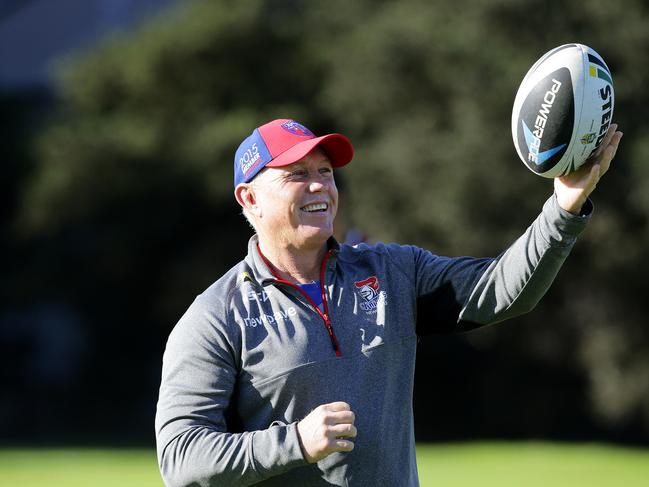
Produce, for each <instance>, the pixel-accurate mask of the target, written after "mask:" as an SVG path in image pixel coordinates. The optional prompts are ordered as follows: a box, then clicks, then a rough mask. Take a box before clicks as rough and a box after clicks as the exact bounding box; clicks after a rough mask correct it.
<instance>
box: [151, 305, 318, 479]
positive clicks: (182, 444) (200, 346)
mask: <svg viewBox="0 0 649 487" xmlns="http://www.w3.org/2000/svg"><path fill="white" fill-rule="evenodd" d="M223 325H224V324H223V323H219V321H218V320H217V318H216V317H215V316H214V315H213V314H212V313H210V312H209V311H208V310H207V308H206V306H204V304H202V303H201V297H199V298H198V299H197V300H196V301H195V302H194V303H193V304H192V306H191V307H190V308H189V310H188V311H187V313H185V315H184V316H183V317H182V318H181V320H180V321H179V322H178V324H177V325H176V327H175V328H174V330H173V331H172V332H171V334H170V336H169V340H168V342H167V347H166V350H165V353H164V357H163V366H162V381H161V385H160V395H159V399H158V405H157V412H156V421H155V422H156V424H155V426H156V443H157V451H158V462H159V466H160V472H161V474H162V478H163V480H164V482H165V484H166V485H167V486H170V487H171V486H174V487H176V486H231V487H237V486H247V485H252V484H254V483H256V482H260V481H262V480H265V479H267V478H269V477H272V476H275V475H278V474H281V473H282V472H285V471H287V470H289V469H291V468H294V467H296V466H299V465H305V464H306V461H305V460H304V457H303V455H302V451H301V448H300V444H299V439H298V436H297V423H291V424H288V425H286V424H280V423H273V424H272V425H269V427H268V428H267V429H265V430H261V431H248V432H242V433H232V432H228V425H227V424H226V411H227V410H228V407H229V406H230V405H231V402H232V397H233V393H234V391H235V387H236V382H237V370H238V366H237V365H238V362H239V361H238V359H237V356H238V355H237V352H236V348H237V346H236V340H232V339H231V337H229V336H228V330H227V328H226V327H225V326H223Z"/></svg>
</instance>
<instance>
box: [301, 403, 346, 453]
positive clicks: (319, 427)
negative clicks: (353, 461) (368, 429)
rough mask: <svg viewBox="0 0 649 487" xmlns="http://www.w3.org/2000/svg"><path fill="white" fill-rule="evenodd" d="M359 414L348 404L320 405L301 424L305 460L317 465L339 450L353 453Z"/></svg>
mask: <svg viewBox="0 0 649 487" xmlns="http://www.w3.org/2000/svg"><path fill="white" fill-rule="evenodd" d="M354 419H355V415H354V413H353V411H352V410H351V408H350V406H349V404H347V403H346V402H332V403H329V404H323V405H322V406H318V407H317V408H315V409H314V410H313V411H311V412H310V413H309V415H308V416H307V417H306V418H304V419H303V420H302V421H300V422H299V423H298V424H297V433H298V436H299V437H300V445H301V446H302V452H303V453H304V458H305V459H306V461H307V462H309V463H315V462H317V461H318V460H322V459H323V458H325V457H326V456H328V455H330V454H331V453H333V452H337V451H352V450H353V449H354V443H353V442H352V441H351V440H349V439H348V438H355V437H356V426H354Z"/></svg>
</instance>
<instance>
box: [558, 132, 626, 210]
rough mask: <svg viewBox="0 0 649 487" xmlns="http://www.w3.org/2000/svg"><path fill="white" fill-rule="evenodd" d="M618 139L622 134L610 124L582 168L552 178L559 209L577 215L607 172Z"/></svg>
mask: <svg viewBox="0 0 649 487" xmlns="http://www.w3.org/2000/svg"><path fill="white" fill-rule="evenodd" d="M620 139H622V132H619V131H618V130H617V124H615V123H612V124H611V126H610V127H609V128H608V132H607V133H606V137H604V140H603V141H602V145H601V146H600V148H599V150H598V151H597V152H596V153H595V154H594V155H592V156H591V157H590V158H589V159H588V160H587V161H586V162H585V163H584V165H583V166H581V167H580V168H579V169H577V170H576V171H574V172H571V173H570V174H566V175H565V176H561V177H558V178H554V192H555V193H556V195H557V201H558V202H559V206H561V208H563V209H564V210H566V211H569V212H570V213H574V214H575V215H577V214H579V211H580V210H581V207H582V206H583V205H584V203H585V202H586V200H587V199H588V196H589V195H590V194H591V193H592V192H593V190H594V189H595V186H597V183H598V182H599V180H600V178H601V177H602V176H603V175H604V174H606V171H608V168H609V167H610V165H611V161H612V160H613V158H614V157H615V152H616V151H617V148H618V146H619V145H620Z"/></svg>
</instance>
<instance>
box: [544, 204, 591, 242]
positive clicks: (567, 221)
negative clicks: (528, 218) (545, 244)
mask: <svg viewBox="0 0 649 487" xmlns="http://www.w3.org/2000/svg"><path fill="white" fill-rule="evenodd" d="M593 211H594V205H593V202H592V201H591V200H590V198H589V199H587V200H586V202H585V203H584V206H582V208H581V211H580V212H579V215H575V214H574V213H570V212H569V211H566V210H564V209H563V208H561V206H559V201H558V200H557V195H556V194H553V195H552V196H551V197H550V198H549V199H548V200H547V201H546V202H545V204H544V205H543V212H542V214H543V216H544V217H545V219H546V221H547V223H548V225H549V229H552V230H554V231H552V230H551V233H552V234H553V235H552V237H553V240H557V241H564V240H565V239H566V237H567V239H568V240H572V239H571V238H570V237H573V238H574V237H577V236H578V235H579V234H580V233H581V232H582V231H583V230H584V228H586V224H587V223H588V221H589V220H590V218H591V216H592V214H593ZM556 232H558V234H560V235H557V234H556Z"/></svg>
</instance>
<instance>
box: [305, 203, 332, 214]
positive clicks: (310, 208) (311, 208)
mask: <svg viewBox="0 0 649 487" xmlns="http://www.w3.org/2000/svg"><path fill="white" fill-rule="evenodd" d="M300 209H301V210H302V211H306V212H307V213H317V212H323V211H327V209H329V205H328V204H327V203H313V204H311V205H306V206H303V207H302V208H300Z"/></svg>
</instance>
